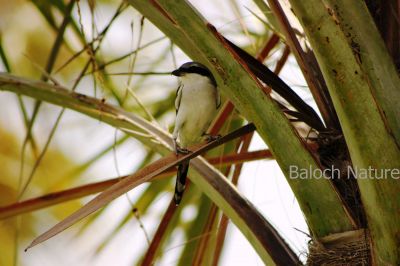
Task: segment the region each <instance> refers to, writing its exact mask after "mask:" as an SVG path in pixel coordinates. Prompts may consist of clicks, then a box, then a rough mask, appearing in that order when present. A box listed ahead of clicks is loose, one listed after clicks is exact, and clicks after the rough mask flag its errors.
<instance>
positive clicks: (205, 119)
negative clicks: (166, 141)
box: [171, 62, 221, 206]
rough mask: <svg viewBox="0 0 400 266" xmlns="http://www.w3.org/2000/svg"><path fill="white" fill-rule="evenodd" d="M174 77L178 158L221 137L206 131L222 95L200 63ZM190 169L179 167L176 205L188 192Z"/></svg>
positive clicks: (186, 164) (186, 165)
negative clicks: (204, 142) (195, 145)
mask: <svg viewBox="0 0 400 266" xmlns="http://www.w3.org/2000/svg"><path fill="white" fill-rule="evenodd" d="M171 74H172V75H174V76H177V77H178V78H179V87H178V89H177V91H176V98H175V109H176V118H175V126H174V131H173V134H172V137H173V144H174V149H175V153H176V154H177V155H178V154H187V153H190V151H189V150H188V149H187V147H188V146H190V145H193V144H198V143H201V142H202V141H204V140H206V141H212V140H215V139H216V138H218V137H219V136H212V135H210V134H207V130H208V128H209V127H210V124H211V122H212V121H213V119H214V118H215V117H216V115H217V113H218V110H219V108H220V106H221V96H220V93H219V89H218V86H217V82H216V81H215V78H214V76H213V74H212V73H211V71H210V70H209V69H208V68H207V67H206V66H205V65H203V64H201V63H199V62H187V63H184V64H183V65H181V66H180V67H179V68H178V69H176V70H174V71H172V73H171ZM178 142H179V144H178ZM188 170H189V162H188V161H187V162H183V163H181V164H180V165H178V171H177V177H176V185H175V194H174V201H175V204H176V205H177V206H178V205H179V203H180V202H181V199H182V196H183V192H184V190H185V184H186V177H187V173H188Z"/></svg>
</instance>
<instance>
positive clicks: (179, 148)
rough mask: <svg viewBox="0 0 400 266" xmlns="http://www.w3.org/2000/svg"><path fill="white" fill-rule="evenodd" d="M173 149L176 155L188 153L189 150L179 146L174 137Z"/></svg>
mask: <svg viewBox="0 0 400 266" xmlns="http://www.w3.org/2000/svg"><path fill="white" fill-rule="evenodd" d="M174 150H175V154H176V155H178V154H189V153H190V152H191V151H189V150H188V149H185V148H181V147H179V145H178V143H177V142H176V139H174Z"/></svg>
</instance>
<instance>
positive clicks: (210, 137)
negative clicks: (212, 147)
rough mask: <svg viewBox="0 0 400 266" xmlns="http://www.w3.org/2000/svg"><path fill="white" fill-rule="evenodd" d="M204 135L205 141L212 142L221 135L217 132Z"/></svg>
mask: <svg viewBox="0 0 400 266" xmlns="http://www.w3.org/2000/svg"><path fill="white" fill-rule="evenodd" d="M204 136H205V139H206V141H207V142H212V141H214V140H217V139H219V138H221V135H219V134H218V135H210V134H204Z"/></svg>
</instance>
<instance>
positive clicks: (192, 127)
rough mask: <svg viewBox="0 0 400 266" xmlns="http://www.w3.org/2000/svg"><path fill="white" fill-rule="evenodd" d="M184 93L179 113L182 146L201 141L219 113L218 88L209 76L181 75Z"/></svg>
mask: <svg viewBox="0 0 400 266" xmlns="http://www.w3.org/2000/svg"><path fill="white" fill-rule="evenodd" d="M181 82H182V86H183V87H182V92H181V93H182V95H181V99H180V105H179V109H178V113H177V120H178V119H181V120H180V121H182V127H181V128H180V129H179V140H180V144H181V146H182V147H186V146H188V145H191V144H194V143H197V142H200V141H201V140H202V135H203V134H204V133H206V131H207V129H208V127H209V126H210V124H211V122H212V120H213V119H214V118H215V116H216V114H217V99H216V98H217V89H216V88H215V87H214V85H213V84H212V83H211V82H210V80H209V79H208V78H207V77H204V76H201V75H198V74H186V75H185V76H183V77H181Z"/></svg>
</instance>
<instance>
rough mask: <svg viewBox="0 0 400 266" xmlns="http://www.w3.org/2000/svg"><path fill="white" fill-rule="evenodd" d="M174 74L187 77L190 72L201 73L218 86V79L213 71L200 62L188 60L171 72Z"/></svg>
mask: <svg viewBox="0 0 400 266" xmlns="http://www.w3.org/2000/svg"><path fill="white" fill-rule="evenodd" d="M171 74H172V75H174V76H177V77H181V78H182V77H185V76H189V75H190V74H195V75H200V76H202V77H206V78H208V79H209V80H210V81H211V83H212V84H214V86H216V85H217V84H216V81H215V78H214V76H213V74H212V73H211V71H210V70H209V69H208V68H207V67H206V66H205V65H203V64H201V63H199V62H187V63H184V64H183V65H181V66H180V67H179V68H178V69H175V70H174V71H172V72H171Z"/></svg>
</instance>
